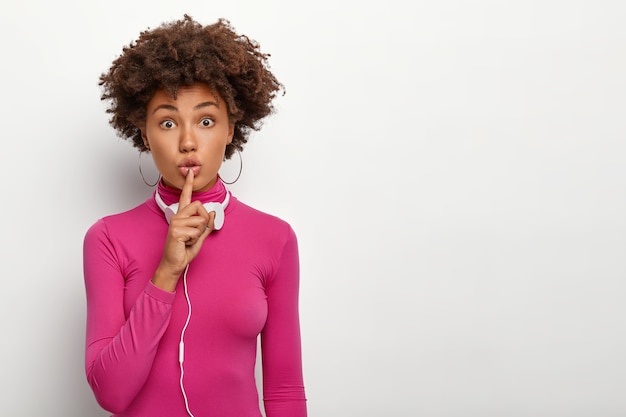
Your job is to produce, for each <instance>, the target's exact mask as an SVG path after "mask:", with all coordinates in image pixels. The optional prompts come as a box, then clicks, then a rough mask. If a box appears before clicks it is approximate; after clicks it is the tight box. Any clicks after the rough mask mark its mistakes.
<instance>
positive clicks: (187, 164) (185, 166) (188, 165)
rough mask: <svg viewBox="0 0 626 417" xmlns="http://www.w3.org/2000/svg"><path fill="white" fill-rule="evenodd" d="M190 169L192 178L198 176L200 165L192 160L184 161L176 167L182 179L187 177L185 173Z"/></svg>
mask: <svg viewBox="0 0 626 417" xmlns="http://www.w3.org/2000/svg"><path fill="white" fill-rule="evenodd" d="M190 169H191V170H192V171H193V176H194V177H196V176H198V172H200V163H199V162H198V161H195V160H193V159H185V160H184V161H183V162H182V163H181V164H179V165H178V170H179V171H180V173H181V174H182V176H183V177H185V176H187V172H188V171H189V170H190Z"/></svg>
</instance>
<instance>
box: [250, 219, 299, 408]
mask: <svg viewBox="0 0 626 417" xmlns="http://www.w3.org/2000/svg"><path fill="white" fill-rule="evenodd" d="M299 274H300V273H299V260H298V243H297V240H296V236H295V234H294V233H293V230H291V228H290V229H289V237H288V239H287V241H286V242H285V246H284V247H283V251H282V255H281V257H280V259H279V260H278V264H277V265H276V269H275V271H274V274H273V276H272V277H271V280H270V282H269V283H268V286H267V288H266V294H267V303H268V315H267V321H266V324H265V327H264V329H263V332H262V334H261V350H262V358H263V397H264V402H265V413H266V415H267V417H306V415H307V410H306V398H305V394H304V383H303V377H302V354H301V341H300V319H299V313H298V292H299Z"/></svg>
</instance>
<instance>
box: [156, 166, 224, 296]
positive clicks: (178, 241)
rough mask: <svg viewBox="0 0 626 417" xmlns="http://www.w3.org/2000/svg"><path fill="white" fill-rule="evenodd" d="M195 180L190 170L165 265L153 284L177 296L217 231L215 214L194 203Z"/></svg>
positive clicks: (167, 245) (174, 218) (168, 240)
mask: <svg viewBox="0 0 626 417" xmlns="http://www.w3.org/2000/svg"><path fill="white" fill-rule="evenodd" d="M193 178H194V176H193V171H192V170H191V169H190V170H189V171H188V172H187V176H186V177H185V185H184V186H183V190H182V192H181V194H180V200H179V202H178V203H179V206H178V212H177V213H176V214H175V215H173V216H172V219H171V223H170V227H169V229H168V231H167V238H166V239H165V247H164V248H163V256H162V258H161V262H160V263H159V266H158V267H157V269H156V271H155V273H154V276H153V277H152V283H153V284H154V285H155V286H157V287H159V288H161V289H163V290H165V291H170V292H174V290H175V289H176V284H177V283H178V280H179V278H180V275H181V274H182V273H183V271H184V270H185V267H186V266H187V265H189V263H190V262H191V261H192V260H193V259H194V258H195V257H196V255H198V252H199V251H200V248H201V247H202V243H204V240H205V239H206V238H207V236H209V234H210V233H211V231H213V221H214V219H215V212H213V211H212V212H210V213H209V212H207V211H206V209H205V208H204V206H203V205H202V203H201V202H199V201H194V202H192V201H191V193H192V191H193Z"/></svg>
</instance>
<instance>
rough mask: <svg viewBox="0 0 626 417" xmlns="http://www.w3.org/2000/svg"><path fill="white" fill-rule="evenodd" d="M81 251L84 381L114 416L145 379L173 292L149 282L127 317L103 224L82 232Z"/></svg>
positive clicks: (113, 254)
mask: <svg viewBox="0 0 626 417" xmlns="http://www.w3.org/2000/svg"><path fill="white" fill-rule="evenodd" d="M83 251H84V254H83V255H84V258H83V259H84V261H83V262H84V264H83V267H84V278H85V289H86V296H87V340H86V353H85V368H86V373H87V380H88V382H89V385H90V386H91V389H92V390H93V392H94V394H95V397H96V400H97V401H98V403H99V404H100V405H101V406H102V407H103V408H104V409H106V410H108V411H111V412H115V413H118V412H122V411H124V410H125V409H126V408H127V407H128V405H129V404H130V403H131V402H132V400H133V399H134V398H135V396H136V395H137V393H138V392H139V390H140V389H141V387H142V386H143V384H144V383H145V381H146V379H147V377H148V374H149V372H150V369H151V367H152V363H153V360H154V357H155V354H156V350H157V347H158V344H159V341H160V340H161V337H162V336H163V333H164V332H165V329H166V328H167V325H168V323H169V320H170V315H171V308H172V303H173V300H174V294H173V293H168V292H165V291H162V290H160V289H158V288H156V287H155V286H154V285H152V284H151V283H148V285H147V286H146V289H145V291H143V292H142V294H140V295H139V297H138V298H137V301H136V302H135V305H134V306H133V308H132V310H131V311H130V314H129V316H128V318H126V317H125V314H124V286H125V281H124V277H123V276H122V272H121V270H120V263H119V259H118V257H117V255H116V252H115V248H114V247H113V245H112V244H111V242H110V240H109V239H108V236H107V231H106V225H105V223H104V222H103V221H102V220H100V221H99V222H97V223H96V224H95V225H94V226H92V227H91V228H90V229H89V231H88V232H87V234H86V236H85V241H84V246H83Z"/></svg>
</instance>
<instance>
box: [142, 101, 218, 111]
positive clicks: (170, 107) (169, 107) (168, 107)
mask: <svg viewBox="0 0 626 417" xmlns="http://www.w3.org/2000/svg"><path fill="white" fill-rule="evenodd" d="M210 106H215V107H217V108H219V107H220V105H219V104H218V103H216V102H214V101H203V102H202V103H199V104H196V105H195V106H194V107H193V109H194V110H199V109H202V108H204V107H210ZM160 109H164V110H171V111H178V107H176V106H174V105H172V104H160V105H158V106H156V108H155V109H154V110H152V114H154V113H156V112H157V110H160Z"/></svg>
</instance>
